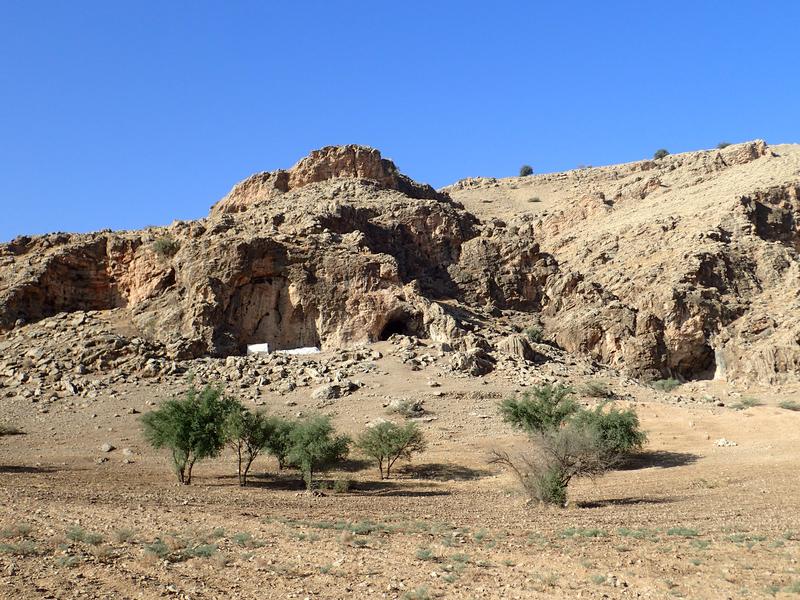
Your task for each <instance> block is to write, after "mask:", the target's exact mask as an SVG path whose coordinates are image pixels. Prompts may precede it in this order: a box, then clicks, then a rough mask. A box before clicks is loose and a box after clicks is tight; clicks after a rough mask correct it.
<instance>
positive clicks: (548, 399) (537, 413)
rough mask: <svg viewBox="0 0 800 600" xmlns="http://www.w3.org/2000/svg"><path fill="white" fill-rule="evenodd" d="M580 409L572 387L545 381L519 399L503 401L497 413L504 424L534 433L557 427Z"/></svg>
mask: <svg viewBox="0 0 800 600" xmlns="http://www.w3.org/2000/svg"><path fill="white" fill-rule="evenodd" d="M579 408H580V407H579V406H578V404H577V402H575V400H574V399H573V397H572V388H571V387H569V386H566V385H551V384H545V385H542V386H538V387H534V388H532V389H531V390H530V391H527V392H525V393H524V394H523V395H522V398H521V399H519V400H517V399H516V398H508V399H506V400H503V402H501V403H500V414H501V415H502V416H503V419H504V420H505V421H506V422H507V423H511V424H512V425H514V426H515V427H519V428H520V429H524V430H525V431H527V432H528V433H531V434H533V433H543V432H545V431H549V430H552V429H557V428H558V427H560V426H561V424H562V423H563V422H564V421H565V420H566V419H568V418H569V417H571V416H572V415H573V414H575V413H576V412H577V411H578V409H579Z"/></svg>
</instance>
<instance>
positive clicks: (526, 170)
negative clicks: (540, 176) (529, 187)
mask: <svg viewBox="0 0 800 600" xmlns="http://www.w3.org/2000/svg"><path fill="white" fill-rule="evenodd" d="M529 175H533V167H532V166H530V165H522V166H521V167H520V168H519V176H520V177H528V176H529Z"/></svg>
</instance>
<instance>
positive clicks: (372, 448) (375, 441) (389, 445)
mask: <svg viewBox="0 0 800 600" xmlns="http://www.w3.org/2000/svg"><path fill="white" fill-rule="evenodd" d="M356 445H357V446H358V448H359V449H360V450H361V451H362V452H363V453H364V454H366V455H367V456H369V457H370V458H372V459H373V460H375V461H376V462H377V463H378V471H379V472H380V475H381V479H389V477H390V476H391V471H392V466H394V463H395V462H396V461H397V459H398V458H404V459H406V460H410V459H411V455H412V454H414V453H415V452H422V451H423V450H425V445H426V444H425V438H424V436H423V434H422V431H420V429H419V427H418V426H417V424H416V423H407V424H406V425H397V424H395V423H392V422H391V421H382V422H380V423H377V424H376V425H373V426H372V427H368V428H367V429H366V431H364V433H362V434H361V436H360V437H359V438H358V441H357V443H356ZM384 465H386V474H385V476H384V469H383V467H384Z"/></svg>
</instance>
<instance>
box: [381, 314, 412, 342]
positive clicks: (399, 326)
mask: <svg viewBox="0 0 800 600" xmlns="http://www.w3.org/2000/svg"><path fill="white" fill-rule="evenodd" d="M394 334H398V335H414V336H415V335H416V332H415V331H414V329H413V327H412V326H411V325H410V324H409V322H408V317H406V316H401V317H395V318H393V319H389V322H388V323H386V325H384V326H383V329H382V330H381V334H380V335H379V336H378V339H379V340H380V341H382V342H385V341H386V340H388V339H389V338H390V337H392V336H393V335H394Z"/></svg>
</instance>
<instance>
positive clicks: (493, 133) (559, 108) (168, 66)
mask: <svg viewBox="0 0 800 600" xmlns="http://www.w3.org/2000/svg"><path fill="white" fill-rule="evenodd" d="M0 11H1V12H0V92H1V93H0V208H2V210H1V211H0V241H3V240H8V239H11V238H12V237H14V236H16V235H19V234H31V233H43V232H47V231H56V230H57V231H91V230H96V229H102V228H106V227H110V228H114V229H121V228H124V229H130V228H137V227H142V226H145V225H149V224H154V225H155V224H167V223H169V222H171V221H172V220H173V219H189V218H196V217H201V216H204V215H205V214H207V212H208V207H209V206H210V205H211V204H212V203H213V202H214V201H216V200H217V199H218V198H220V197H221V196H223V195H224V194H225V193H226V192H227V191H228V190H229V189H230V187H231V186H232V185H233V184H234V183H235V182H236V181H238V180H240V179H242V178H244V177H246V176H247V175H249V174H251V173H253V172H256V171H262V170H272V169H276V168H281V167H289V166H291V165H292V164H293V163H294V162H295V161H296V160H297V159H299V158H301V157H302V156H304V155H305V154H307V153H308V152H309V151H310V150H312V149H314V148H319V147H322V146H325V145H329V144H344V143H360V144H367V145H371V146H374V147H377V148H379V149H380V150H381V151H382V152H383V154H384V156H387V157H389V158H392V159H394V160H395V162H396V163H397V164H398V166H399V167H400V169H401V170H402V171H404V172H405V173H407V174H409V175H410V176H412V177H414V178H415V179H419V180H422V181H427V182H429V183H431V184H433V185H434V186H437V187H439V186H442V185H446V184H448V183H452V182H454V181H456V180H458V179H460V178H462V177H468V176H475V175H490V176H508V175H513V174H515V173H516V172H517V170H518V169H519V166H520V165H521V164H523V163H529V164H531V165H533V167H534V169H535V171H536V172H547V171H558V170H564V169H570V168H574V167H575V166H577V165H578V164H592V165H600V164H608V163H615V162H623V161H630V160H637V159H640V158H644V157H648V156H651V155H652V153H653V151H654V150H655V149H657V148H660V147H665V148H668V149H669V150H670V151H672V152H681V151H687V150H693V149H699V148H708V147H713V146H714V145H716V144H717V143H718V142H719V141H722V140H725V141H731V142H735V141H743V140H747V139H753V138H758V137H760V138H764V139H766V140H767V141H768V142H770V143H783V142H798V141H800V118H798V117H800V114H798V113H800V111H799V110H798V109H800V60H798V57H799V56H800V49H799V48H800V47H799V46H798V42H797V26H798V23H800V3H798V2H795V1H779V0H776V1H773V2H755V1H753V2H745V1H738V2H737V1H734V0H731V1H729V2H724V3H723V2H711V1H707V2H702V1H694V2H682V1H670V2H614V1H610V2H548V3H544V2H502V1H495V2H468V1H465V2H450V1H442V0H438V1H435V2H432V1H430V0H429V1H427V2H422V1H419V2H416V1H406V2H391V3H390V2H379V1H376V0H372V1H371V2H355V1H353V2H348V1H346V0H340V1H338V2H331V1H319V2H316V1H315V2H272V3H270V2H266V1H264V2H245V1H240V2H233V1H232V2H221V1H220V2H205V1H202V0H193V1H185V2H177V1H176V2H153V1H139V2H132V1H129V2H109V1H108V0H103V1H91V0H81V1H80V2H62V1H57V2H56V1H52V2H46V1H30V2H28V1H21V0H4V1H2V2H0Z"/></svg>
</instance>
